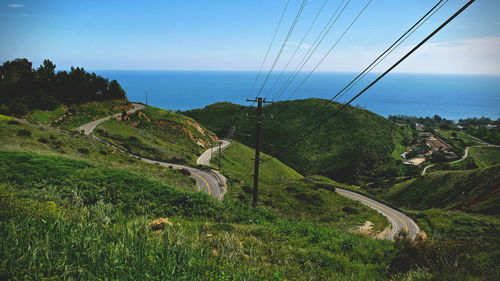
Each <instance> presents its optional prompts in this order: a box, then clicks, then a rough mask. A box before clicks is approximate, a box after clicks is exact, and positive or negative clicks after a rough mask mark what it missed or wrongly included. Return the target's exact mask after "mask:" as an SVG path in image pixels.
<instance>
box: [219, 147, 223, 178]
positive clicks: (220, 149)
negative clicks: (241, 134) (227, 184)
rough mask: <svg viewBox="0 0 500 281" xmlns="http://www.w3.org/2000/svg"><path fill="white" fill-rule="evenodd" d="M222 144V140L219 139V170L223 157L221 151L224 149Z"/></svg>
mask: <svg viewBox="0 0 500 281" xmlns="http://www.w3.org/2000/svg"><path fill="white" fill-rule="evenodd" d="M221 146H222V141H219V171H220V170H221V169H220V158H221V151H222V148H221Z"/></svg>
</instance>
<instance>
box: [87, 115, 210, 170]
mask: <svg viewBox="0 0 500 281" xmlns="http://www.w3.org/2000/svg"><path fill="white" fill-rule="evenodd" d="M96 134H97V135H99V136H100V137H101V138H103V139H105V140H106V141H108V142H110V143H113V144H114V145H116V146H118V147H120V148H123V149H126V150H128V151H130V152H131V153H134V154H136V155H141V156H144V157H148V158H152V159H156V160H163V161H168V162H172V163H180V164H190V165H196V159H197V157H198V156H199V155H201V153H202V152H203V151H204V150H205V149H206V148H209V147H210V146H211V144H212V142H213V141H215V140H216V138H215V136H214V135H213V134H212V133H211V132H209V131H207V130H206V129H204V128H202V127H201V126H199V125H198V124H197V123H196V122H195V121H193V120H192V119H190V118H188V117H185V116H182V115H180V114H176V113H174V112H171V111H168V110H163V109H159V108H155V107H146V108H145V109H143V110H141V111H140V113H137V114H135V115H133V117H132V118H131V119H130V120H127V121H124V122H121V121H116V120H110V121H106V122H104V123H103V124H101V125H100V126H99V127H98V129H97V130H96Z"/></svg>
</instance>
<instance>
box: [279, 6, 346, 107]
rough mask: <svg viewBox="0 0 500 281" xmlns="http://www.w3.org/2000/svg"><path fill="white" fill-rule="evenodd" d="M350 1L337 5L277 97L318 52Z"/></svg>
mask: <svg viewBox="0 0 500 281" xmlns="http://www.w3.org/2000/svg"><path fill="white" fill-rule="evenodd" d="M350 2H351V0H348V1H347V3H346V2H345V0H342V2H341V3H340V5H339V6H338V7H337V9H336V10H335V12H334V13H333V14H332V16H331V17H330V19H329V21H328V22H327V24H326V25H325V27H324V28H323V30H321V32H320V34H319V35H318V37H317V38H316V40H315V41H314V43H313V44H312V45H311V46H310V47H309V50H308V51H307V53H306V54H305V55H304V57H302V59H301V60H300V62H299V64H298V65H297V67H295V69H294V71H293V72H292V74H291V75H290V76H289V77H288V79H287V80H286V81H285V83H284V84H283V85H284V86H283V87H281V88H280V90H278V91H277V93H280V94H279V95H278V96H277V98H279V97H280V96H281V94H282V93H283V92H284V91H285V90H286V88H288V86H290V83H292V81H293V79H295V77H296V76H297V75H298V73H299V72H300V71H301V70H302V68H303V67H304V65H305V64H306V63H307V62H308V61H309V59H311V57H312V55H313V54H314V52H316V50H317V49H318V47H319V45H320V44H321V43H322V42H323V40H324V39H325V37H326V35H328V33H329V32H330V30H331V29H332V27H333V26H334V25H335V23H336V22H337V20H338V19H339V17H340V16H341V15H342V14H343V13H344V10H345V9H346V7H347V6H348V5H349V3H350ZM344 3H346V4H345V5H344ZM342 6H343V7H342ZM341 8H342V9H341ZM339 10H340V13H338V12H339ZM337 13H338V14H337Z"/></svg>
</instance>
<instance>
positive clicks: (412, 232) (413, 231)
mask: <svg viewBox="0 0 500 281" xmlns="http://www.w3.org/2000/svg"><path fill="white" fill-rule="evenodd" d="M335 190H336V191H337V193H338V194H340V195H342V196H344V197H347V198H349V199H352V200H355V201H358V202H360V203H361V204H364V205H366V206H368V207H370V208H372V209H374V210H375V211H377V212H379V213H380V214H381V215H383V216H384V217H386V218H387V219H388V220H389V222H390V223H391V226H392V227H391V231H390V232H388V233H386V234H385V235H384V237H381V238H383V239H388V240H394V238H395V237H396V235H397V234H398V232H400V231H404V232H406V233H407V235H408V237H409V238H411V239H415V237H416V236H417V234H419V233H420V228H419V227H418V225H417V224H416V223H415V221H413V219H411V218H410V217H408V216H407V215H405V214H404V213H402V212H400V211H398V210H395V209H393V208H391V207H389V206H387V205H384V204H382V203H380V202H378V201H375V200H373V199H370V198H368V197H366V196H363V195H361V194H359V193H356V192H352V191H349V190H345V189H341V188H335Z"/></svg>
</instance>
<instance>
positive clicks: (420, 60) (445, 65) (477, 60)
mask: <svg viewBox="0 0 500 281" xmlns="http://www.w3.org/2000/svg"><path fill="white" fill-rule="evenodd" d="M410 48H412V46H407V47H405V48H404V49H406V50H409V49H410ZM499 50H500V37H481V38H464V39H459V40H454V41H446V42H437V43H430V44H427V45H424V46H422V47H421V48H420V49H419V50H417V51H416V52H415V53H414V54H413V55H412V57H410V58H408V60H407V61H406V62H404V63H403V64H402V65H401V67H400V71H412V69H415V70H417V71H412V72H446V73H477V74H480V73H484V74H500V51H499ZM424 70H427V71H424Z"/></svg>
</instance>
